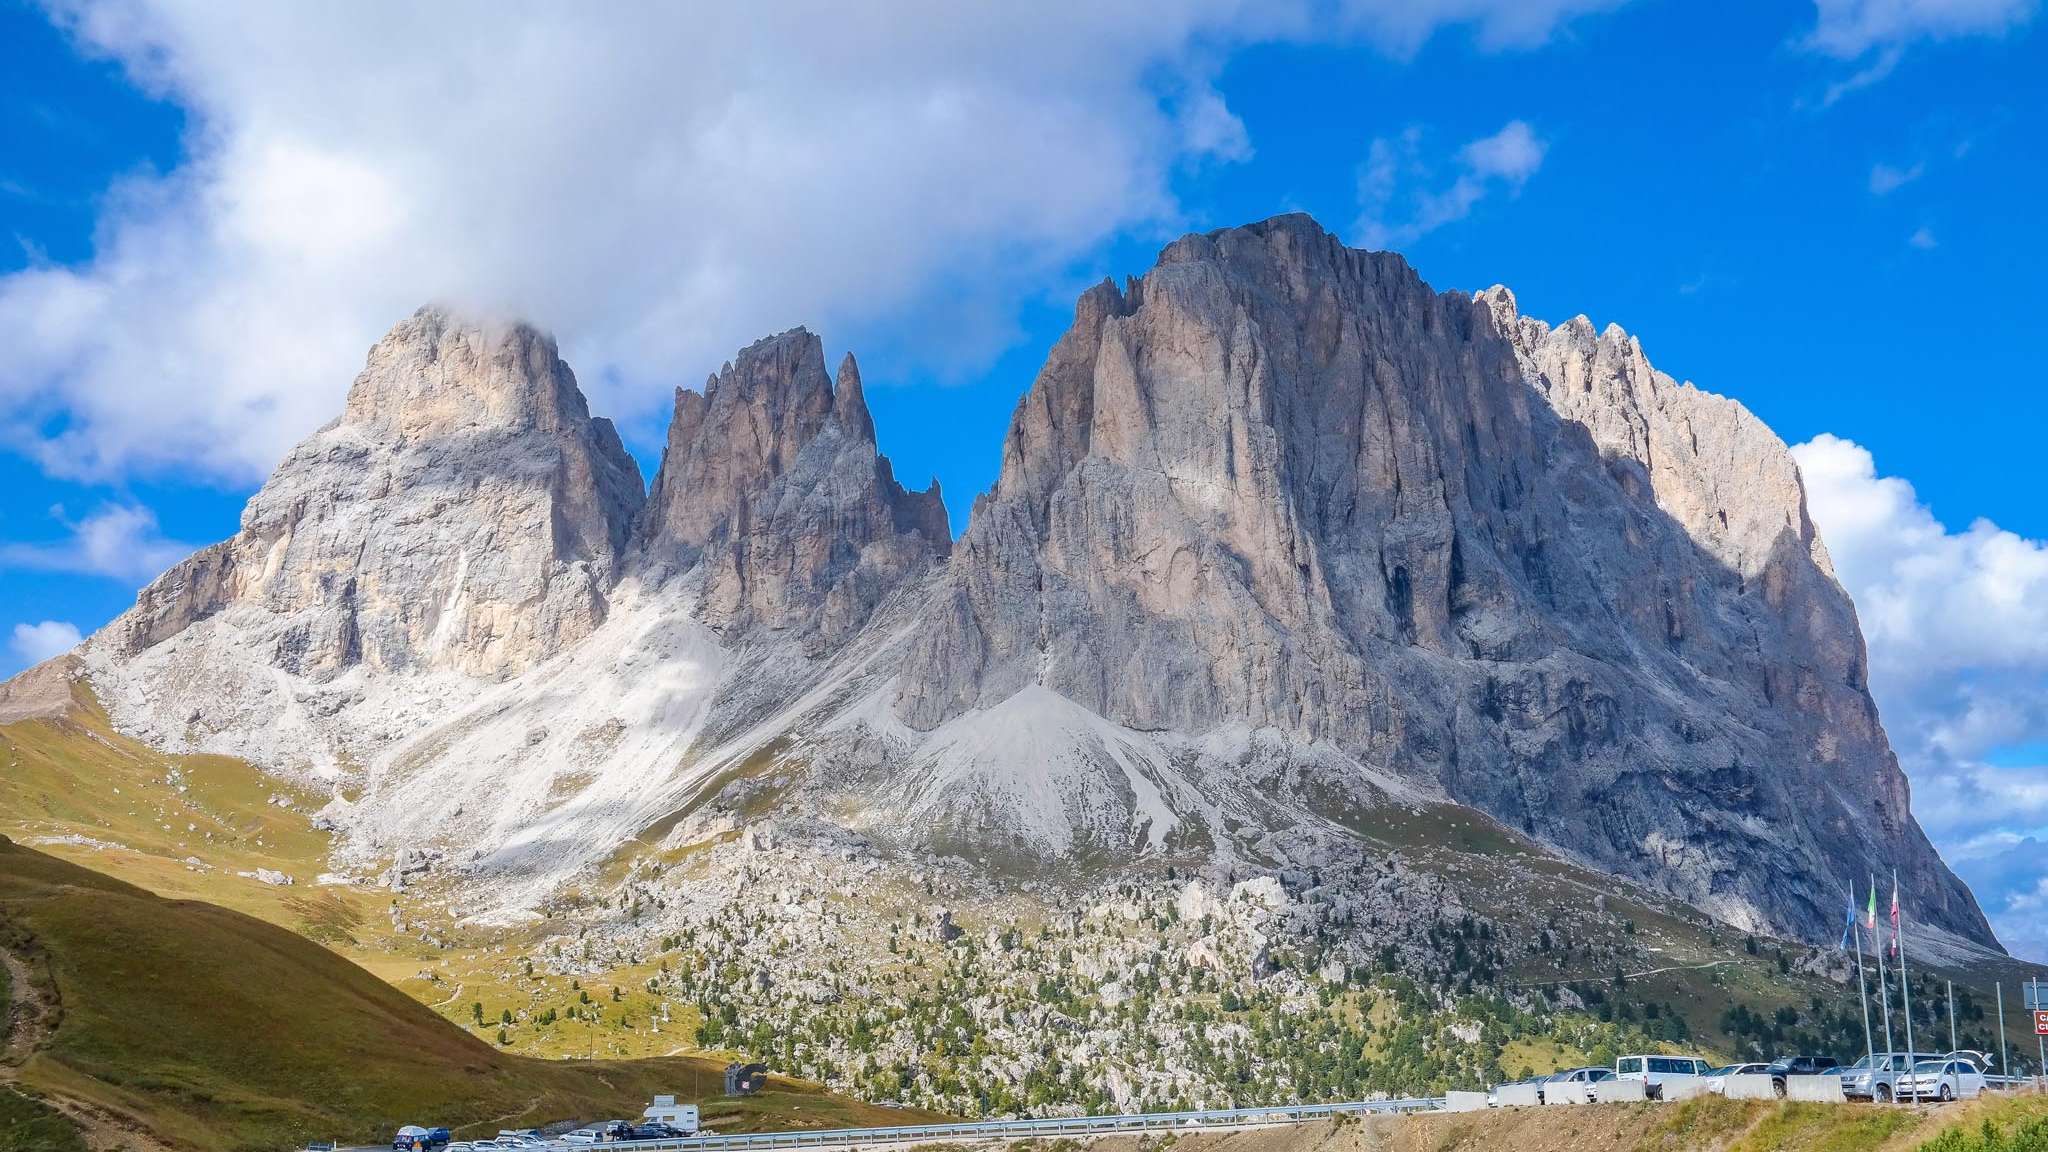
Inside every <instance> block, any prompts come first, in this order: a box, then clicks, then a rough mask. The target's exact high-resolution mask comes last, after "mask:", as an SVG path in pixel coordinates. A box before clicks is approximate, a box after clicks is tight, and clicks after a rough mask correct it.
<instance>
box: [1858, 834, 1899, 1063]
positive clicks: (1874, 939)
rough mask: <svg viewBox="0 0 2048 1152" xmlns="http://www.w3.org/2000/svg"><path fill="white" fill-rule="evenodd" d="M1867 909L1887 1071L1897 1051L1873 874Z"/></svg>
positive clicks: (1889, 983)
mask: <svg viewBox="0 0 2048 1152" xmlns="http://www.w3.org/2000/svg"><path fill="white" fill-rule="evenodd" d="M1869 907H1870V918H1869V920H1868V921H1867V922H1866V924H1865V927H1867V928H1869V929H1870V950H1871V952H1872V953H1874V954H1875V955H1876V956H1877V1004H1878V1007H1879V1008H1880V1009H1882V1010H1883V1016H1884V1063H1885V1068H1886V1069H1887V1070H1890V1068H1891V1063H1892V1060H1893V1055H1892V1054H1893V1053H1894V1052H1897V1051H1898V1049H1897V1048H1895V1047H1893V1046H1892V982H1891V978H1890V977H1889V976H1888V975H1887V974H1886V973H1885V967H1884V939H1883V938H1882V937H1880V936H1879V935H1878V934H1877V874H1876V873H1875V872H1873V873H1871V875H1870V906H1869ZM1872 1071H1873V1072H1875V1071H1876V1070H1875V1069H1872ZM1875 1083H1876V1081H1875V1079H1873V1080H1872V1084H1873V1087H1872V1088H1871V1090H1870V1092H1871V1098H1872V1099H1876V1097H1877V1089H1876V1087H1874V1085H1875ZM1898 1098H1899V1082H1898V1078H1897V1077H1893V1078H1892V1099H1894V1100H1896V1099H1898Z"/></svg>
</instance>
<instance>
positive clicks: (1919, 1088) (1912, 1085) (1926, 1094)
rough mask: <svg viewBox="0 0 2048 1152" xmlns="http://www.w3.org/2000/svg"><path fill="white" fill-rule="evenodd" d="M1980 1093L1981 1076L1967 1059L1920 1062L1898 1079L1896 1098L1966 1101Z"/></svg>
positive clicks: (1981, 1085)
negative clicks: (1899, 1096)
mask: <svg viewBox="0 0 2048 1152" xmlns="http://www.w3.org/2000/svg"><path fill="white" fill-rule="evenodd" d="M1982 1091H1984V1073H1983V1072H1981V1071H1979V1070H1978V1068H1977V1066H1976V1065H1975V1064H1972V1063H1970V1062H1969V1061H1968V1060H1922V1061H1920V1062H1919V1063H1918V1064H1915V1065H1913V1070H1912V1071H1911V1072H1909V1073H1907V1074H1906V1075H1904V1076H1901V1077H1899V1095H1901V1096H1904V1097H1907V1098H1908V1099H1912V1100H1968V1099H1970V1098H1971V1097H1974V1096H1976V1095H1977V1094H1978V1093H1980V1092H1982Z"/></svg>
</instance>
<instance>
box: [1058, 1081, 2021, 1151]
mask: <svg viewBox="0 0 2048 1152" xmlns="http://www.w3.org/2000/svg"><path fill="white" fill-rule="evenodd" d="M1987 1133H1989V1134H1990V1135H1989V1136H1987V1135H1986V1134H1987ZM2044 1138H2048V1097H2042V1096H2039V1095H2027V1096H2019V1097H2004V1098H1989V1097H1987V1098H1985V1099H1983V1100H1981V1101H1972V1102H1969V1103H1964V1104H1950V1105H1944V1106H1941V1107H1923V1108H1905V1107H1891V1106H1886V1107H1880V1106H1875V1105H1839V1104H1789V1103H1772V1102H1765V1101H1759V1100H1741V1101H1738V1100H1723V1099H1721V1098H1719V1097H1707V1098H1703V1099H1698V1100H1691V1101H1687V1102H1686V1103H1684V1104H1672V1105H1663V1104H1609V1105H1602V1106H1600V1107H1597V1108H1503V1109H1496V1110H1491V1111H1486V1112H1472V1113H1464V1114H1459V1115H1435V1116H1428V1115H1421V1116H1401V1117H1374V1118H1370V1119H1366V1120H1362V1121H1339V1122H1336V1123H1329V1124H1305V1125H1301V1126H1298V1127H1292V1128H1267V1129H1259V1130H1255V1131H1250V1132H1239V1133H1233V1134H1229V1135H1216V1134H1194V1135H1187V1136H1182V1137H1181V1138H1179V1139H1178V1140H1177V1141H1176V1142H1175V1143H1174V1144H1173V1149H1174V1152H1486V1150H1490V1149H1501V1148H1510V1149H1514V1150H1515V1152H2036V1150H2038V1149H2041V1148H2044V1147H2048V1142H2044ZM2028 1141H2032V1142H2031V1143H2030V1142H2028ZM1148 1147H1150V1144H1149V1142H1148V1141H1146V1140H1144V1139H1141V1138H1135V1137H1116V1138H1112V1139H1108V1140H1102V1141H1098V1142H1096V1143H1095V1144H1093V1145H1091V1146H1090V1149H1091V1152H1145V1150H1146V1149H1147V1148H1148Z"/></svg>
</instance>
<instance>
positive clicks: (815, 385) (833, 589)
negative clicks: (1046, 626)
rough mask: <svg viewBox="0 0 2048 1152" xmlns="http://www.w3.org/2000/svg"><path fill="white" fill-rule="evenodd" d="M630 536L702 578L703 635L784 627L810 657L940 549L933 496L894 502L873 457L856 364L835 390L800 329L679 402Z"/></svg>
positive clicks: (887, 473)
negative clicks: (708, 628) (636, 533)
mask: <svg viewBox="0 0 2048 1152" xmlns="http://www.w3.org/2000/svg"><path fill="white" fill-rule="evenodd" d="M641 539H642V545H641V546H642V550H643V552H644V555H645V556H646V557H647V558H648V560H649V562H650V563H651V564H653V565H655V566H656V567H657V568H660V567H666V568H668V569H669V570H672V571H676V572H684V571H688V570H691V569H693V568H696V567H698V566H699V565H701V566H702V572H703V578H704V581H705V585H704V595H703V599H702V601H701V604H702V608H701V611H702V614H703V617H704V619H705V620H706V621H707V622H709V623H711V624H712V625H713V626H714V627H716V628H719V629H720V630H721V631H724V632H726V633H728V634H732V633H735V632H739V631H745V630H747V629H750V628H752V627H755V626H760V627H763V628H766V629H769V630H774V631H783V630H786V631H790V632H792V633H793V634H795V635H797V636H798V637H800V638H801V639H802V641H803V643H804V644H805V646H806V649H807V650H809V651H812V652H814V653H815V652H821V651H823V650H824V647H825V646H826V645H828V644H830V643H832V642H834V641H836V640H840V639H844V638H845V637H846V636H848V635H850V634H851V633H852V632H853V631H855V630H857V629H858V628H859V627H860V626H861V625H862V624H864V623H865V622H866V620H867V618H868V615H869V614H870V613H871V612H872V611H873V610H874V608H875V606H876V605H877V604H878V603H880V601H881V599H882V598H883V597H884V596H886V595H887V594H888V592H889V591H891V590H892V589H894V588H895V587H896V586H897V585H899V584H901V583H902V582H903V581H904V580H905V579H906V578H908V577H909V576H911V575H913V574H916V573H920V572H922V571H923V570H924V569H925V568H926V567H928V566H929V564H930V563H931V561H932V560H933V559H935V558H942V557H944V556H945V555H946V554H947V551H948V550H949V549H950V547H951V543H952V538H951V535H950V532H949V531H948V529H947V526H946V515H945V506H944V504H943V503H941V501H940V499H939V491H938V487H937V484H936V483H934V484H933V486H932V487H931V488H930V489H929V490H927V491H925V492H921V493H919V492H909V491H906V490H905V489H904V488H903V486H902V485H900V484H898V483H897V482H896V479H895V475H894V473H893V471H892V470H891V468H890V466H889V462H888V460H887V459H886V458H884V457H882V456H880V455H879V454H878V453H877V452H876V449H875V426H874V421H873V418H872V417H871V416H870V415H869V413H868V408H867V402H866V399H865V396H864V395H863V392H862V388H861V380H860V368H859V366H858V365H857V364H856V363H855V362H854V359H853V357H852V356H851V355H849V356H847V357H846V358H845V360H844V361H842V362H841V364H840V369H839V380H838V384H837V386H836V387H835V385H834V384H833V382H832V380H831V379H830V378H828V377H827V376H826V374H825V356H824V346H823V344H822V342H821V341H820V340H819V339H818V337H817V336H816V335H814V334H813V333H811V332H809V331H807V330H805V329H802V328H794V329H791V330H790V331H788V332H784V333H782V334H781V335H779V336H772V337H769V338H768V339H766V340H761V341H758V342H756V343H754V344H751V345H749V346H748V347H746V348H745V349H743V350H741V352H740V354H739V355H738V356H736V357H734V358H733V360H732V361H731V362H730V363H728V364H727V365H726V366H725V367H724V368H723V369H721V370H720V371H719V372H718V373H717V374H716V375H715V376H713V377H711V379H710V380H709V381H707V382H706V384H705V387H704V391H703V392H702V393H698V392H694V391H690V390H686V389H679V390H678V391H677V392H676V407H675V418H674V419H673V420H672V421H671V423H670V425H669V436H668V444H667V447H666V449H665V450H664V452H663V453H662V462H661V470H660V472H659V473H657V474H656V476H655V479H654V486H653V489H652V490H651V491H650V493H649V496H648V501H647V508H646V511H645V513H644V515H643V517H642V520H641Z"/></svg>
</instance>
